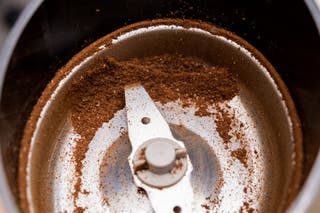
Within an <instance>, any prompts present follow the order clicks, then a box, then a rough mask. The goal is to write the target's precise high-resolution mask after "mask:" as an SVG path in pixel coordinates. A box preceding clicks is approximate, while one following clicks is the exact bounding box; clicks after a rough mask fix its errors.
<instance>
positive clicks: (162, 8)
mask: <svg viewBox="0 0 320 213" xmlns="http://www.w3.org/2000/svg"><path fill="white" fill-rule="evenodd" d="M307 3H308V4H309V5H311V4H312V1H307ZM75 5H77V6H75ZM288 5H290V10H288ZM124 8H125V9H124ZM314 8H315V7H314ZM57 11H60V12H59V13H57ZM283 11H285V15H284V12H283ZM311 12H312V13H313V14H312V15H314V17H317V14H316V13H317V12H318V11H317V10H313V11H311ZM159 17H165V18H166V17H173V18H182V17H184V18H192V19H200V20H204V21H209V22H212V23H214V24H216V25H218V26H220V27H223V28H225V29H229V30H230V31H232V32H235V33H236V34H238V35H240V36H242V37H243V38H245V39H246V40H247V41H249V42H250V43H251V44H253V45H254V46H255V47H257V48H258V49H259V50H260V51H261V52H262V53H263V54H264V55H265V56H266V57H267V58H268V59H269V60H270V62H271V63H272V64H273V65H274V66H275V67H276V68H277V71H278V72H279V74H280V75H281V77H282V79H283V80H284V81H285V83H286V85H287V86H288V87H289V89H290V92H291V94H292V97H293V99H294V101H295V104H296V106H297V109H298V113H299V115H300V118H301V122H302V128H303V132H304V143H303V151H304V165H303V182H304V181H305V180H306V179H307V177H308V175H309V171H310V170H311V168H312V165H313V163H314V161H315V157H316V155H317V153H318V150H319V145H320V143H319V140H318V138H319V137H320V135H319V134H320V131H319V127H320V125H319V123H320V119H319V110H318V109H319V107H320V101H319V98H320V93H319V91H320V87H319V86H320V84H318V79H319V72H318V69H319V67H320V61H319V60H318V58H319V57H318V55H319V50H320V38H319V33H318V31H317V29H316V26H315V24H314V20H313V19H312V17H311V14H310V11H309V10H308V8H307V7H306V5H305V2H303V1H300V0H285V1H255V2H252V1H242V2H241V3H240V2H238V1H237V2H235V1H233V0H231V1H206V0H203V1H192V0H190V1H189V0H184V1H180V0H176V1H170V2H168V1H161V0H160V1H139V2H136V1H100V0H91V1H90V3H88V1H86V0H77V1H73V0H70V1H68V2H66V1H64V0H54V1H53V0H46V1H42V0H38V1H33V2H32V3H31V4H30V5H29V7H28V8H26V10H25V11H24V13H23V15H22V16H21V17H20V20H19V21H18V23H17V25H16V26H15V28H14V30H13V33H11V34H10V37H9V39H8V42H7V45H6V48H5V49H4V50H3V52H2V53H4V54H3V55H2V57H1V58H0V74H1V76H0V84H1V85H0V86H1V87H2V91H1V111H0V135H1V159H2V167H3V169H1V177H0V190H1V194H2V195H5V196H2V197H1V199H2V200H3V201H4V205H5V207H6V209H7V210H8V211H9V212H18V209H19V204H18V200H19V194H18V190H17V188H18V183H17V173H18V154H19V149H20V141H21V137H22V132H23V128H24V126H25V123H26V121H27V119H28V117H29V115H30V112H31V111H32V107H33V106H34V105H35V103H36V101H37V99H38V98H39V97H40V95H41V92H42V91H43V89H44V88H45V86H46V85H47V83H48V82H49V81H50V80H51V79H52V77H53V76H54V73H55V72H56V70H57V69H58V68H59V67H61V66H62V65H64V64H65V63H66V62H67V61H68V60H69V59H70V57H71V56H73V55H74V54H76V53H77V52H78V51H80V50H81V49H82V48H83V46H85V45H87V44H88V42H91V41H94V40H96V39H97V38H99V37H101V36H103V35H105V34H107V33H109V32H111V31H113V30H115V29H117V28H119V27H122V26H124V25H126V24H128V23H134V22H137V21H141V20H149V19H154V18H159ZM79 23H82V24H79ZM39 26H40V27H39ZM35 82H36V83H35ZM313 173H314V174H317V170H316V171H314V172H313ZM310 178H312V179H313V180H310V181H311V182H315V181H317V180H316V179H314V178H315V176H314V175H313V176H312V177H310ZM310 186H311V185H310ZM310 186H309V187H308V188H306V190H304V194H302V197H301V198H302V199H300V201H301V202H300V203H299V204H301V205H299V208H298V210H297V211H296V212H300V211H302V209H304V208H305V209H306V208H309V207H310V205H309V204H310V203H309V202H305V201H306V200H305V199H304V198H305V196H304V195H308V196H307V200H308V201H310V200H312V198H313V197H312V196H313V194H314V193H310V192H311V191H313V190H314V189H315V187H312V186H311V188H310ZM310 196H311V197H310ZM301 206H302V208H301ZM293 207H294V208H296V206H293ZM294 208H293V209H292V210H295V209H294ZM310 208H311V207H310ZM315 210H317V208H315ZM315 212H317V211H315Z"/></svg>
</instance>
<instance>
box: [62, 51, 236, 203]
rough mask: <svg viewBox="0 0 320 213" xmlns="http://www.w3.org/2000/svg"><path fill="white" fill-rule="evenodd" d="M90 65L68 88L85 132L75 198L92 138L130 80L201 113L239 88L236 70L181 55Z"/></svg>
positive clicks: (120, 103) (120, 102)
mask: <svg viewBox="0 0 320 213" xmlns="http://www.w3.org/2000/svg"><path fill="white" fill-rule="evenodd" d="M86 69H87V70H86V71H85V72H84V74H83V75H82V76H81V77H80V78H79V79H78V80H76V81H75V82H74V83H73V85H72V89H70V91H69V92H68V93H69V95H68V96H69V97H70V99H69V100H70V103H71V105H70V106H72V115H71V116H72V123H73V126H74V128H75V131H76V132H77V133H79V134H80V135H81V139H79V140H78V141H77V145H76V147H75V152H74V156H73V158H74V161H75V169H76V184H75V186H74V190H75V191H74V194H73V195H74V198H75V201H74V203H76V200H77V199H78V196H79V193H81V176H82V171H81V170H82V167H83V165H82V160H83V159H84V158H85V153H86V151H87V149H88V144H89V143H90V141H91V139H92V138H93V136H94V134H95V132H96V131H97V129H98V128H99V127H101V125H102V123H103V122H107V121H109V120H110V119H111V118H112V117H113V115H114V113H115V112H117V111H118V110H120V109H122V108H124V106H125V100H124V86H125V85H128V84H131V83H137V82H140V83H141V84H142V85H143V86H144V87H145V88H146V90H147V91H148V93H149V94H150V96H151V97H152V99H153V100H155V101H160V102H161V103H163V104H165V103H167V102H169V101H176V100H178V99H180V101H181V102H182V104H183V105H185V106H187V105H190V104H195V105H196V107H197V108H198V110H197V112H196V114H197V115H199V116H205V115H209V113H208V112H207V106H208V105H210V104H213V103H216V102H221V101H225V100H229V99H231V98H232V97H234V96H235V95H236V94H237V92H238V86H237V74H236V72H234V71H232V70H228V69H226V68H218V67H214V66H210V65H209V64H207V63H205V62H204V61H202V60H200V59H198V58H194V57H184V56H181V55H161V56H154V57H149V58H143V59H132V60H130V61H123V62H119V61H116V60H114V59H112V58H108V57H100V58H99V59H97V60H96V61H95V63H94V64H92V65H91V66H89V67H87V68H86ZM223 123H225V121H223ZM228 125H229V123H226V127H223V128H229V127H228Z"/></svg>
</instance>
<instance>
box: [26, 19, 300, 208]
mask: <svg viewBox="0 0 320 213" xmlns="http://www.w3.org/2000/svg"><path fill="white" fill-rule="evenodd" d="M184 22H185V21H174V20H160V21H154V22H153V23H151V24H152V26H149V24H147V22H143V23H139V24H136V25H132V26H129V27H125V28H123V29H120V30H118V31H116V32H115V33H112V34H111V35H109V36H106V37H105V38H103V39H101V40H99V41H98V42H96V43H95V44H94V45H91V46H89V47H87V48H86V49H85V50H84V51H85V52H87V53H90V54H89V55H88V54H85V56H84V55H83V54H79V55H77V56H75V58H74V59H73V62H70V63H69V65H67V66H66V67H67V69H68V70H67V71H66V73H68V75H67V76H66V77H65V78H64V79H58V81H59V83H58V84H57V87H56V88H54V89H53V88H52V87H51V86H49V87H47V89H46V90H45V93H50V94H51V96H50V97H49V99H48V97H41V98H40V100H39V102H38V105H37V106H36V108H35V111H37V112H36V113H34V114H33V116H32V117H31V119H32V120H33V121H36V123H37V124H36V126H35V127H34V126H32V125H30V124H29V126H27V127H26V129H27V132H28V128H29V129H31V130H32V131H33V134H30V136H29V137H28V136H27V139H26V141H28V140H29V141H30V146H29V144H28V145H25V144H23V147H22V152H21V155H22V158H24V159H28V160H27V161H26V162H23V161H22V162H21V164H20V167H22V169H21V171H23V168H24V167H26V168H27V169H26V173H22V179H23V178H25V177H26V179H25V180H22V179H21V180H20V181H25V182H26V184H25V185H24V184H22V185H21V187H22V192H23V193H25V196H26V200H25V203H26V204H25V205H24V206H25V207H26V206H28V208H29V209H31V210H33V211H35V212H41V211H43V210H49V211H54V212H57V211H65V210H67V211H73V210H75V208H76V207H79V206H80V207H82V208H86V209H88V210H89V211H97V209H98V211H100V210H101V211H108V210H110V211H111V212H112V211H115V210H118V211H125V212H128V211H131V210H133V209H137V208H139V209H143V210H145V211H151V206H150V203H149V201H148V199H147V197H145V196H143V195H141V193H139V190H137V188H136V187H135V186H134V184H133V183H132V177H131V173H130V170H129V166H128V164H127V158H128V155H129V153H130V145H129V143H128V140H127V138H121V134H122V133H121V132H120V131H119V129H122V130H126V128H127V127H126V122H125V113H124V111H123V110H120V111H119V112H118V113H116V114H115V117H114V118H113V119H111V120H110V121H106V123H104V124H103V125H101V128H100V129H99V130H98V131H97V133H96V135H95V137H94V138H93V140H92V141H91V142H90V145H89V149H88V151H87V153H86V157H85V159H84V167H83V169H82V177H81V178H82V182H83V185H82V191H86V192H88V193H82V194H81V196H80V197H79V198H78V199H75V198H74V197H73V190H74V184H75V180H74V178H73V177H74V175H75V170H74V167H75V166H74V161H73V160H72V156H73V151H74V150H73V149H72V147H73V146H74V143H75V141H76V138H77V137H78V135H77V134H75V133H74V132H73V127H72V123H71V122H70V116H69V115H70V109H68V108H65V106H64V105H63V103H64V100H65V98H68V97H67V96H66V91H67V90H68V88H69V87H70V85H71V84H72V82H73V81H74V80H75V79H76V78H79V77H81V75H82V74H83V72H84V71H85V70H86V69H85V68H86V66H88V65H89V64H90V63H94V61H95V60H97V58H99V57H102V56H103V55H108V56H111V57H114V58H116V59H117V60H127V59H130V58H134V57H138V58H142V57H147V56H153V55H161V54H182V55H185V56H196V57H199V58H201V59H203V60H204V61H206V62H207V63H208V64H211V65H214V66H219V67H220V66H221V67H228V68H229V69H233V70H236V71H237V72H238V73H239V88H240V94H239V95H237V96H236V97H235V98H233V99H232V100H231V101H227V102H225V103H222V105H223V104H224V105H228V106H229V108H230V110H229V111H231V112H232V113H233V114H234V116H235V120H236V121H235V123H234V124H233V127H232V130H231V131H230V132H229V134H230V135H232V137H233V142H232V145H231V146H230V147H228V148H225V145H224V144H223V142H221V138H220V137H219V134H218V133H217V131H216V127H215V125H214V123H215V116H211V117H210V116H209V117H204V118H202V117H197V116H195V115H194V110H193V109H192V108H191V109H185V108H183V107H181V106H179V104H177V103H170V104H169V105H161V104H160V103H158V107H159V108H160V109H161V111H162V113H163V115H164V117H165V118H166V119H167V121H168V122H169V123H170V124H171V127H172V131H173V132H174V134H175V136H176V137H177V138H178V139H180V140H182V141H185V144H186V146H187V148H188V152H189V154H190V157H191V160H192V163H193V165H194V167H195V170H194V172H193V176H192V178H193V179H192V184H193V188H194V191H195V194H196V206H197V207H198V208H199V211H201V210H202V211H206V210H207V208H210V209H214V210H218V211H219V210H220V211H224V210H228V211H239V210H240V209H241V208H244V205H245V203H250V207H252V208H254V209H256V210H258V211H263V212H264V211H265V212H268V211H281V210H283V209H284V208H285V207H286V206H287V205H288V203H289V202H290V201H291V199H292V196H294V195H295V194H296V193H297V189H298V186H299V179H300V178H299V177H300V173H301V152H302V150H301V133H300V127H299V121H298V120H297V117H296V113H295V109H294V106H293V105H292V101H291V98H290V96H289V94H288V93H287V91H286V89H285V86H284V84H283V82H282V81H281V80H280V78H279V76H278V75H277V74H276V72H275V70H274V69H273V67H272V66H271V65H270V64H269V63H268V62H267V61H266V59H265V58H264V57H263V56H262V55H261V54H260V53H258V52H257V51H256V50H255V49H254V48H253V47H251V46H250V45H249V44H247V43H246V42H245V41H243V40H242V39H240V38H239V37H237V36H235V35H232V34H230V33H229V32H226V31H224V30H220V29H217V28H214V30H208V29H210V28H211V29H213V27H212V26H210V25H207V24H204V23H199V22H191V24H190V23H189V24H190V25H189V26H188V27H183V26H185V23H184ZM74 61H78V62H79V63H80V62H81V63H80V64H79V63H78V64H76V63H74ZM64 71H65V70H64ZM60 72H62V71H60ZM56 78H57V77H56ZM56 80H57V79H56ZM53 81H55V79H54V80H53ZM44 102H46V103H45V104H44V105H43V103H44ZM172 106H173V107H172ZM39 107H40V108H42V109H41V110H39V109H37V108H39ZM222 107H223V106H222ZM214 110H215V109H214V108H213V111H214ZM241 123H242V125H244V129H243V130H241V127H240V124H241ZM84 125H85V124H84ZM179 125H183V126H184V128H179V127H178V126H179ZM237 131H243V134H244V139H243V140H244V141H245V143H240V142H239V141H238V140H237V139H236V132H237ZM239 147H240V148H243V149H245V150H247V155H248V157H247V158H248V165H249V166H248V167H244V165H242V164H241V162H240V161H239V160H237V159H234V158H232V154H231V153H232V151H234V150H236V149H238V148H239ZM110 156H111V157H110ZM110 159H116V160H111V162H110ZM25 175H26V176H25ZM221 180H223V181H221ZM24 188H25V189H26V190H25V189H24ZM24 190H25V191H24ZM22 197H24V196H22ZM125 200H126V201H128V200H130V202H125ZM208 200H210V201H208ZM124 203H126V204H125V205H124ZM203 206H205V207H206V208H203Z"/></svg>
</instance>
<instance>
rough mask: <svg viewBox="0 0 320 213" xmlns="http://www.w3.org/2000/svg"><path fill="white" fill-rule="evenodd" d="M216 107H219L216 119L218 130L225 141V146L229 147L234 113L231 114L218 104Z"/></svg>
mask: <svg viewBox="0 0 320 213" xmlns="http://www.w3.org/2000/svg"><path fill="white" fill-rule="evenodd" d="M216 108H217V109H218V112H217V113H216V120H215V123H216V128H217V132H218V134H219V135H220V137H221V138H222V140H223V143H224V145H225V146H224V147H225V148H226V149H227V148H229V144H230V140H231V135H229V132H230V131H231V125H232V121H233V120H234V114H230V113H229V112H227V111H225V110H224V109H222V108H221V107H219V106H218V105H217V106H216ZM228 108H230V107H228Z"/></svg>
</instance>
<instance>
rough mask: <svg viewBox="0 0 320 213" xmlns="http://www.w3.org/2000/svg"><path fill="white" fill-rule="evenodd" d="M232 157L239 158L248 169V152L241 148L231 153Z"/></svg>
mask: <svg viewBox="0 0 320 213" xmlns="http://www.w3.org/2000/svg"><path fill="white" fill-rule="evenodd" d="M231 156H232V157H234V158H237V159H238V160H239V161H240V163H242V164H243V166H244V167H245V168H248V162H247V161H248V158H247V150H245V149H244V148H239V149H236V150H234V151H232V152H231Z"/></svg>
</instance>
